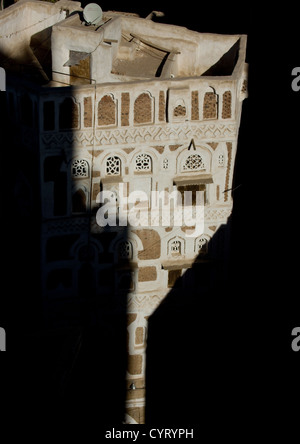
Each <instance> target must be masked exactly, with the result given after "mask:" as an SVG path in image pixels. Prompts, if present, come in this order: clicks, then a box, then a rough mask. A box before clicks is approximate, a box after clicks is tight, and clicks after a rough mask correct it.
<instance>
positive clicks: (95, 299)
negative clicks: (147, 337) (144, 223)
mask: <svg viewBox="0 0 300 444" xmlns="http://www.w3.org/2000/svg"><path fill="white" fill-rule="evenodd" d="M7 78H8V82H7V83H8V89H7V93H6V94H5V97H4V93H3V94H2V93H1V99H3V100H1V116H2V121H1V124H2V125H1V126H2V137H1V142H2V143H1V144H3V146H5V147H6V149H7V151H8V152H9V153H11V155H12V156H13V159H14V162H13V165H14V166H13V168H12V170H11V171H10V172H8V171H7V170H6V171H5V173H4V174H3V175H2V181H3V189H6V191H7V192H6V194H5V196H4V201H3V202H2V203H3V205H4V206H5V208H6V216H5V218H3V219H4V220H3V224H2V229H3V233H4V238H5V248H4V251H3V254H4V255H5V257H6V262H5V266H4V274H5V279H6V284H7V285H6V289H7V291H6V293H5V295H4V297H3V298H2V300H1V313H0V326H1V327H3V328H5V330H6V333H7V338H8V339H7V350H10V353H11V355H12V358H11V360H10V365H9V381H10V382H11V386H10V388H9V394H8V395H9V397H11V398H14V399H16V400H17V405H16V406H14V412H13V415H14V417H15V418H21V419H24V420H26V419H29V418H30V417H31V418H32V417H34V418H35V420H38V419H40V418H44V419H45V420H50V421H51V422H52V423H53V424H54V425H55V426H56V424H57V421H58V420H68V419H69V420H70V421H72V423H74V424H76V423H77V422H78V424H81V425H83V424H86V425H88V424H91V425H92V424H94V425H96V424H120V423H121V422H122V420H123V418H124V404H125V395H126V386H125V375H126V366H127V335H126V333H127V330H126V328H127V324H126V305H127V292H128V288H129V285H130V283H129V282H128V279H127V278H126V276H128V273H129V272H130V266H129V263H128V260H126V258H124V257H121V258H119V257H118V256H117V255H116V251H115V250H112V248H111V245H112V244H113V243H114V242H115V240H116V238H118V239H123V240H126V238H127V231H126V227H120V229H119V230H115V231H114V230H111V229H108V230H106V229H105V228H104V229H103V231H102V232H101V233H96V234H95V233H94V234H93V233H91V230H90V223H91V218H92V217H93V216H94V213H93V210H90V211H89V210H88V209H87V208H85V212H84V211H83V206H86V207H87V205H83V203H84V202H83V200H84V196H82V195H79V196H78V195H77V196H76V197H75V198H73V201H72V199H71V201H72V202H71V205H73V209H74V210H75V211H74V214H73V215H72V214H71V215H69V216H68V215H67V214H66V213H65V209H66V208H67V206H68V203H67V199H70V195H71V193H70V190H71V188H72V183H71V179H70V175H67V174H64V168H63V165H64V160H65V159H64V155H63V153H62V152H61V151H62V150H61V149H60V147H57V149H54V150H52V151H53V153H52V151H51V150H49V151H48V152H47V155H46V156H45V159H46V160H45V162H44V163H43V165H44V170H43V171H42V175H41V177H40V175H39V170H40V155H41V152H40V146H39V142H38V140H39V137H38V134H39V125H40V122H39V116H40V113H39V112H37V106H38V98H39V96H38V94H39V88H36V89H35V85H34V84H32V83H30V81H29V80H28V79H27V80H25V81H24V82H22V80H24V79H22V78H21V81H19V80H18V76H17V75H13V76H12V77H11V76H10V75H9V74H8V75H7ZM63 89H64V88H61V92H62V94H64V93H63ZM11 93H13V94H11ZM65 94H67V95H68V96H72V87H69V88H67V89H66V92H65ZM13 96H14V97H15V99H14V102H13V103H12V100H11V99H12V97H13ZM24 97H25V98H26V100H25V104H24V101H23V98H24ZM28 97H30V100H28ZM48 99H49V100H50V101H51V99H52V97H51V95H50V96H49V97H48ZM41 126H42V125H41ZM64 131H66V130H65V129H61V130H60V133H61V134H62V133H63V132H64ZM73 151H74V147H73V146H72V142H70V145H69V146H68V147H67V153H68V156H69V158H70V159H72V158H73V156H74V154H73ZM58 153H61V154H58ZM10 163H12V159H10ZM49 183H51V184H52V185H53V186H52V190H53V193H52V197H51V198H49V196H50V195H49V194H48V195H47V196H48V198H49V201H48V204H47V205H48V208H52V209H53V214H54V216H55V217H49V216H48V217H46V218H45V217H43V216H42V212H41V204H42V205H43V202H41V198H42V197H43V195H42V194H41V193H40V190H41V187H46V186H47V184H49ZM8 184H9V186H7V185H8ZM68 196H69V197H68ZM80 198H82V199H83V200H81V201H80ZM85 204H86V202H85ZM79 207H80V208H79ZM79 210H80V211H79ZM75 213H76V214H75ZM78 213H80V214H78ZM66 220H67V221H68V224H67V225H66V227H67V228H65V229H64V230H62V229H61V226H64V222H65V221H66ZM80 221H81V222H80ZM82 221H84V223H82ZM49 227H51V235H49V232H48V229H49ZM78 227H79V228H78ZM82 227H84V228H82ZM45 228H46V233H47V235H46V237H47V241H46V242H45ZM114 245H115V244H114ZM98 246H99V248H98ZM75 247H76V248H75ZM116 248H117V247H116ZM41 257H45V258H46V264H44V265H41V259H40V258H41ZM45 266H46V268H47V270H48V271H49V270H52V271H53V273H50V272H49V273H48V274H45V273H44V269H45ZM121 275H122V276H121ZM125 275H126V276H125ZM103 283H105V285H104V284H103ZM45 285H46V287H47V291H48V298H47V304H46V305H45V303H44V302H45V301H44V300H43V296H42V288H43V287H44V286H45ZM49 295H50V296H49ZM49 301H50V302H51V303H49ZM3 399H4V398H3ZM28 400H30V409H29V408H28Z"/></svg>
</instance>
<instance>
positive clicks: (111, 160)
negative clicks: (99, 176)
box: [106, 156, 121, 176]
mask: <svg viewBox="0 0 300 444" xmlns="http://www.w3.org/2000/svg"><path fill="white" fill-rule="evenodd" d="M106 174H107V175H108V176H119V175H120V174H121V159H120V158H119V157H117V156H111V157H108V158H107V160H106Z"/></svg>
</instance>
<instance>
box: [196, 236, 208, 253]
mask: <svg viewBox="0 0 300 444" xmlns="http://www.w3.org/2000/svg"><path fill="white" fill-rule="evenodd" d="M208 242H209V240H208V238H207V237H205V236H201V237H200V238H199V239H198V240H197V242H196V252H197V253H198V254H201V255H202V254H207V253H208Z"/></svg>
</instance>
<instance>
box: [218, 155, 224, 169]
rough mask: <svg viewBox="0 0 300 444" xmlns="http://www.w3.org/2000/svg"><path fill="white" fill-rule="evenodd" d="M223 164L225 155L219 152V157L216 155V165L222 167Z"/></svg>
mask: <svg viewBox="0 0 300 444" xmlns="http://www.w3.org/2000/svg"><path fill="white" fill-rule="evenodd" d="M224 164H225V156H224V154H223V153H221V154H219V157H218V166H219V167H223V166H224Z"/></svg>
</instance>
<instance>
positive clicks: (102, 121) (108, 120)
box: [98, 95, 116, 126]
mask: <svg viewBox="0 0 300 444" xmlns="http://www.w3.org/2000/svg"><path fill="white" fill-rule="evenodd" d="M115 124H116V104H115V102H114V99H113V98H112V97H111V96H110V95H106V96H103V97H102V99H101V100H100V102H99V104H98V125H99V126H105V125H115Z"/></svg>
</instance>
